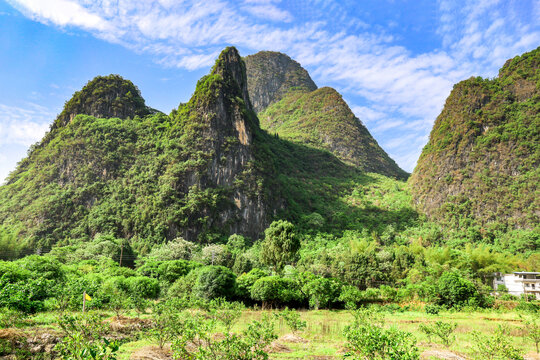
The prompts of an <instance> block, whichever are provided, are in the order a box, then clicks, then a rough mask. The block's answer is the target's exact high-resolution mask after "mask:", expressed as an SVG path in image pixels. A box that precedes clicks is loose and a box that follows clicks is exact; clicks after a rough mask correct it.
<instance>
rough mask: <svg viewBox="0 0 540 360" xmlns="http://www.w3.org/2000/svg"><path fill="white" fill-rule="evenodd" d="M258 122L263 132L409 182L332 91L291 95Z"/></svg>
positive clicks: (271, 107)
mask: <svg viewBox="0 0 540 360" xmlns="http://www.w3.org/2000/svg"><path fill="white" fill-rule="evenodd" d="M259 118H260V121H261V126H262V127H263V128H264V129H266V130H267V131H269V132H270V133H275V134H278V135H279V136H280V137H282V138H285V139H290V140H292V141H295V142H300V143H303V144H307V145H309V146H313V147H315V148H318V149H324V150H328V151H329V152H331V153H332V154H334V155H336V156H337V157H338V158H339V159H341V160H342V161H344V162H346V163H348V164H351V165H354V166H357V167H359V168H360V169H362V170H364V171H368V172H375V173H379V174H383V175H387V176H392V177H396V178H400V179H406V178H407V173H406V172H405V171H403V170H401V169H400V168H399V167H398V166H397V164H396V163H395V162H394V160H392V159H391V158H390V157H389V156H388V154H386V152H385V151H384V150H383V149H381V147H380V146H379V144H377V141H376V140H375V139H374V138H373V137H372V136H371V134H370V133H369V131H368V130H367V129H366V127H365V126H364V125H363V124H362V123H361V122H360V120H359V119H358V118H357V117H356V116H355V115H354V114H353V112H352V111H351V109H350V108H349V106H348V105H347V103H346V102H345V101H344V100H343V98H342V97H341V95H340V94H339V93H338V92H337V91H336V90H334V89H332V88H329V87H324V88H320V89H318V90H315V91H313V92H304V91H292V92H290V93H288V94H287V95H285V97H284V98H283V99H282V100H280V101H279V102H277V103H275V104H273V105H271V106H270V107H268V108H267V109H266V110H265V111H263V112H262V113H260V114H259Z"/></svg>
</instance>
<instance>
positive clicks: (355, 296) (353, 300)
mask: <svg viewBox="0 0 540 360" xmlns="http://www.w3.org/2000/svg"><path fill="white" fill-rule="evenodd" d="M338 300H339V301H341V302H344V303H345V307H346V308H347V309H351V310H352V309H356V308H357V307H358V304H360V302H361V301H362V300H363V296H362V291H361V290H360V289H358V288H357V287H356V286H351V285H344V286H343V287H342V288H341V293H340V294H339V298H338Z"/></svg>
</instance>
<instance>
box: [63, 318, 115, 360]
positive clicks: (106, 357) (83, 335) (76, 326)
mask: <svg viewBox="0 0 540 360" xmlns="http://www.w3.org/2000/svg"><path fill="white" fill-rule="evenodd" d="M58 325H59V326H60V327H61V328H62V330H63V331H64V338H63V339H62V341H61V342H60V343H58V344H57V345H56V350H57V351H58V352H59V353H60V359H64V360H72V359H77V360H86V359H88V360H115V359H116V352H117V351H118V348H119V347H120V343H119V342H118V341H109V340H107V339H106V338H105V336H106V334H108V333H109V329H108V326H107V325H106V323H104V322H102V321H101V318H100V317H99V315H96V314H88V313H87V314H83V315H82V316H63V317H62V318H60V320H59V321H58Z"/></svg>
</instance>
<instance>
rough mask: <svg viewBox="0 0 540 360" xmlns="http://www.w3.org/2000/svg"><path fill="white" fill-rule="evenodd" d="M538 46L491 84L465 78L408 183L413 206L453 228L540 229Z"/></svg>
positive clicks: (509, 63) (511, 63) (512, 62)
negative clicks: (539, 226) (413, 202)
mask: <svg viewBox="0 0 540 360" xmlns="http://www.w3.org/2000/svg"><path fill="white" fill-rule="evenodd" d="M539 64H540V48H537V49H536V50H533V51H531V52H529V53H526V54H523V55H522V56H517V57H515V58H514V59H511V60H508V61H507V62H506V64H505V65H504V66H503V67H502V69H501V70H500V72H499V76H498V77H497V78H494V79H482V78H480V77H477V78H470V79H468V80H465V81H462V82H460V83H459V84H457V85H455V86H454V89H453V91H452V93H451V94H450V96H449V97H448V99H447V100H446V104H445V106H444V109H443V111H442V112H441V114H440V115H439V116H438V118H437V120H436V121H435V124H434V126H433V130H432V132H431V135H430V139H429V143H428V144H427V145H426V147H425V148H424V150H423V152H422V155H421V156H420V159H419V161H418V165H417V166H416V169H415V170H414V172H413V174H412V176H411V179H410V185H411V190H412V193H413V195H414V200H415V202H416V204H417V205H418V208H419V209H420V210H421V211H422V212H425V213H426V214H428V215H429V216H430V217H431V218H433V219H435V220H437V221H439V222H443V223H447V224H449V225H451V226H455V227H462V228H471V229H473V228H474V229H476V232H477V233H478V236H479V237H482V234H483V233H486V232H489V231H490V230H493V229H494V228H499V229H501V228H502V229H504V228H507V227H508V228H525V229H534V228H536V231H538V224H540V189H539V188H538V184H540V101H539V100H540V68H539Z"/></svg>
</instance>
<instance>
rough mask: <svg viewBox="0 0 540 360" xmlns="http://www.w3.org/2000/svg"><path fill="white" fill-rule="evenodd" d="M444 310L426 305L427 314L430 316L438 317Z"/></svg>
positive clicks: (438, 306) (436, 306)
mask: <svg viewBox="0 0 540 360" xmlns="http://www.w3.org/2000/svg"><path fill="white" fill-rule="evenodd" d="M442 309H443V307H442V306H440V305H437V304H426V306H425V307H424V310H425V312H426V314H430V315H438V314H439V312H440V311H441V310H442Z"/></svg>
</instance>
